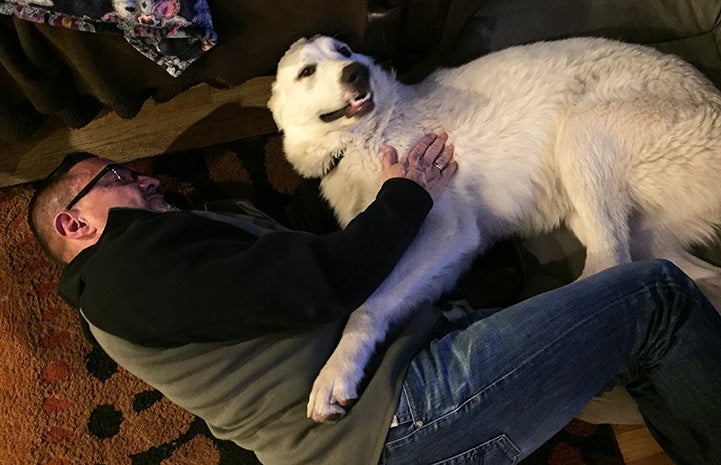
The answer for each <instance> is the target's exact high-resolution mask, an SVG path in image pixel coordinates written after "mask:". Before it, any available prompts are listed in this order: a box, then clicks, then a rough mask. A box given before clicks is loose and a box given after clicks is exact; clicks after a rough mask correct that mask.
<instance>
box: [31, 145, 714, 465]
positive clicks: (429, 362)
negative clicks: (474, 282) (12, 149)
mask: <svg viewBox="0 0 721 465" xmlns="http://www.w3.org/2000/svg"><path fill="white" fill-rule="evenodd" d="M446 142H447V141H446V137H445V136H444V135H441V136H434V135H427V136H425V137H423V138H422V139H421V140H420V142H419V143H418V144H417V145H416V146H415V147H414V148H413V149H412V151H411V153H410V154H409V157H408V161H407V162H400V163H399V162H398V156H397V154H396V153H395V151H394V150H393V149H392V148H387V149H386V153H385V154H384V170H383V173H384V178H385V179H386V181H385V183H384V185H383V188H382V189H381V191H380V192H379V194H378V196H377V198H376V200H375V201H374V202H373V203H372V204H371V205H370V206H369V207H368V208H367V209H366V210H365V211H364V212H362V213H360V214H359V215H358V216H357V217H356V218H355V219H354V220H353V221H352V222H351V223H350V224H349V225H348V227H347V228H345V229H344V230H342V231H335V232H330V233H328V234H322V235H317V234H312V233H309V232H303V231H292V230H289V229H286V228H285V227H283V226H281V225H279V224H277V223H275V222H273V221H272V220H271V219H270V218H269V217H262V218H259V216H260V214H259V213H257V212H254V213H252V214H250V215H226V214H219V213H210V212H204V211H179V210H176V209H173V208H171V207H170V206H169V205H168V204H167V203H166V202H165V200H164V198H163V196H162V194H161V192H160V189H159V187H160V186H159V182H158V180H157V179H154V178H152V177H149V176H144V175H141V174H138V173H135V172H133V171H131V170H129V169H128V168H126V167H124V166H122V165H117V164H114V163H113V162H112V161H110V160H106V159H102V158H98V157H94V156H91V155H90V154H76V155H74V156H71V157H68V158H66V160H65V161H64V162H63V163H62V164H61V165H60V167H58V169H56V170H55V171H54V172H53V173H52V174H51V175H50V176H49V177H48V178H47V180H46V181H45V182H44V183H43V184H42V185H41V186H40V187H39V188H38V190H37V192H36V194H35V196H34V198H33V199H32V201H31V205H30V213H29V220H30V224H31V226H32V229H33V231H34V233H35V235H36V237H37V240H38V241H39V242H40V244H41V245H42V246H43V247H44V248H45V250H46V251H47V252H48V254H49V255H50V256H52V257H54V258H55V259H56V260H58V261H60V262H62V263H63V264H65V268H64V271H63V275H62V278H61V280H60V285H59V293H60V295H61V296H62V297H63V298H64V299H65V300H66V301H67V302H68V303H70V304H71V305H72V306H73V307H75V308H76V309H78V311H79V315H80V318H82V319H84V320H85V321H86V322H87V324H88V326H89V328H90V330H91V332H92V336H93V337H94V338H95V340H96V341H97V342H98V343H99V344H100V345H101V346H102V347H103V349H104V350H105V351H106V352H107V353H108V354H109V355H110V356H111V357H112V358H114V359H115V360H116V361H117V362H118V363H119V364H121V365H122V366H124V367H125V368H126V369H128V370H129V371H130V372H131V373H133V374H135V375H136V376H138V377H140V378H141V379H143V380H144V381H146V382H147V383H148V384H150V385H152V386H154V387H155V388H157V389H158V390H160V391H161V392H162V393H163V394H164V395H166V396H167V397H168V398H169V399H170V400H172V401H174V402H176V403H177V404H179V405H180V406H182V407H184V408H186V409H187V410H189V411H190V412H192V413H194V414H196V415H198V416H200V417H202V418H204V419H205V420H206V422H207V423H208V425H209V427H210V429H211V431H212V432H213V434H215V435H216V436H217V437H219V438H221V439H229V440H232V441H235V442H236V443H237V444H239V445H240V446H242V447H244V448H246V449H250V450H253V451H254V452H255V453H256V455H257V456H258V458H259V459H260V460H261V462H263V463H264V464H267V465H272V464H282V465H292V464H311V463H312V464H319V463H320V464H337V463H344V464H351V465H354V464H358V465H360V464H362V465H370V464H376V463H382V464H388V465H391V464H393V465H396V464H408V465H411V464H412V465H423V464H439V463H454V464H466V463H468V464H471V463H481V462H482V463H484V464H511V463H517V462H518V461H519V460H520V459H522V458H524V457H526V456H528V455H529V454H530V453H531V452H532V451H533V450H534V449H536V448H537V447H539V446H540V445H541V444H543V443H544V442H545V441H546V440H548V439H549V438H550V437H551V436H552V435H553V434H555V433H556V432H557V431H559V430H560V429H561V428H562V427H563V426H565V425H566V424H567V423H568V422H569V421H570V420H571V419H572V418H573V417H574V416H575V415H576V414H578V412H579V411H580V410H581V409H582V408H583V407H584V406H585V405H586V404H587V403H588V402H589V400H590V399H591V398H592V397H593V396H595V395H596V394H597V393H599V392H601V391H602V390H604V389H606V388H609V387H611V386H614V385H625V386H626V388H627V389H628V391H629V392H630V393H631V395H632V396H633V397H634V399H635V400H636V401H637V402H638V405H639V408H640V410H641V412H642V413H643V415H644V418H645V419H646V421H647V424H648V426H649V428H650V430H651V431H652V432H653V433H654V436H655V437H656V439H657V440H658V442H659V443H660V444H661V446H662V447H663V448H664V450H665V451H666V452H667V453H668V455H669V456H670V457H672V458H673V460H674V461H675V462H676V463H678V464H687V465H717V464H719V463H721V441H718V438H719V437H721V415H718V412H717V411H718V409H715V408H712V407H714V406H719V405H721V318H720V317H719V315H718V313H717V312H716V311H715V309H714V308H713V307H712V306H711V305H710V304H709V303H708V301H707V300H706V299H705V298H704V297H703V295H702V294H701V293H699V291H698V290H697V288H696V286H695V285H694V283H693V282H692V281H691V280H690V279H689V278H688V277H687V276H686V275H684V274H683V273H682V272H681V271H680V270H679V269H677V268H676V267H675V266H673V265H672V264H671V263H668V262H665V261H647V262H640V263H634V264H631V265H626V266H622V267H617V268H613V269H610V270H607V271H605V272H602V273H599V274H598V275H595V276H593V277H591V278H589V279H586V280H583V281H579V282H576V283H574V284H571V285H568V286H565V287H563V288H560V289H557V290H554V291H550V292H547V293H544V294H542V295H540V296H536V297H534V298H532V299H529V300H526V301H523V302H521V303H519V304H516V305H513V306H510V307H508V308H505V309H502V310H498V309H495V310H493V311H484V310H478V311H476V312H474V313H471V314H470V315H469V316H468V317H467V318H465V319H464V320H462V321H457V322H453V323H450V322H447V321H446V320H445V319H444V318H443V317H442V314H441V312H440V311H439V310H438V309H437V308H436V307H434V306H433V305H430V304H428V305H425V306H421V307H420V308H418V309H417V311H416V313H415V314H414V316H413V317H412V319H411V320H410V321H409V322H408V323H407V325H406V327H404V328H400V329H399V330H398V333H397V334H396V335H395V336H394V338H393V339H392V341H390V342H389V344H388V345H387V346H386V347H383V348H382V351H381V352H380V354H379V357H378V362H377V364H376V365H375V367H374V370H373V372H371V373H369V374H368V380H367V382H366V383H365V385H364V386H363V391H362V394H361V395H360V396H359V398H358V399H357V401H356V402H355V404H354V405H353V406H352V407H351V406H350V405H345V406H344V407H345V408H346V409H347V410H348V414H347V415H346V416H345V417H344V418H343V419H341V420H340V421H338V422H336V423H335V424H317V423H314V422H313V421H311V420H310V419H308V418H307V417H306V402H307V399H308V395H309V393H310V389H311V385H312V383H313V380H314V379H315V377H316V375H317V374H318V372H319V370H320V368H321V367H322V366H323V364H324V363H325V360H326V359H327V358H328V356H329V355H330V354H331V352H332V351H333V349H334V347H335V344H336V343H337V341H338V339H339V337H340V334H341V331H342V329H343V325H344V321H345V320H346V318H347V317H348V315H349V314H350V313H351V312H352V311H353V310H354V309H355V308H356V307H358V306H359V305H360V304H362V303H363V301H364V300H365V299H366V298H367V297H368V296H369V295H370V294H371V293H372V292H373V291H374V289H375V288H376V287H377V286H378V285H379V284H380V283H381V282H382V281H383V279H384V278H385V276H386V275H388V274H389V273H390V271H391V270H392V269H393V267H394V265H395V263H396V262H397V261H398V260H399V258H400V257H401V255H402V254H403V252H404V250H405V249H406V248H407V247H408V245H409V244H410V243H411V242H412V241H413V238H414V236H415V235H416V233H417V232H418V230H419V228H420V227H421V225H422V223H423V221H424V218H425V217H426V215H427V213H428V211H429V210H430V209H431V207H432V205H433V201H434V199H435V198H437V196H438V195H439V194H440V192H441V191H442V190H443V189H444V187H445V186H446V184H447V182H448V181H449V180H450V179H451V178H452V176H453V174H454V173H455V171H456V169H457V167H456V165H455V162H454V161H453V159H452V154H453V147H452V145H451V144H447V143H446ZM436 165H438V166H436ZM439 167H440V168H439ZM298 214H299V215H301V216H302V212H299V213H298Z"/></svg>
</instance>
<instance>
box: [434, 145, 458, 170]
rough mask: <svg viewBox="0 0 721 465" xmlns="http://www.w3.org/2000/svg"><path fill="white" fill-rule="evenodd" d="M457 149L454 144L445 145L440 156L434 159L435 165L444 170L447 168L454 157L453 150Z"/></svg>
mask: <svg viewBox="0 0 721 465" xmlns="http://www.w3.org/2000/svg"><path fill="white" fill-rule="evenodd" d="M454 150H455V147H454V146H453V144H448V145H446V146H445V147H443V151H442V152H441V153H440V155H438V157H437V158H436V159H435V160H434V161H433V165H434V166H435V167H436V168H438V169H439V170H444V169H445V168H446V165H447V164H448V162H449V161H450V160H451V158H452V157H453V151H454Z"/></svg>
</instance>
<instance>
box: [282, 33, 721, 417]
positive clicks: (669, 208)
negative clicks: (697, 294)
mask: <svg viewBox="0 0 721 465" xmlns="http://www.w3.org/2000/svg"><path fill="white" fill-rule="evenodd" d="M268 106H269V108H270V110H271V111H272V114H273V117H274V119H275V122H276V123H277V125H278V127H279V128H280V130H282V133H283V139H284V142H283V144H284V151H285V153H286V156H287V158H288V160H289V161H290V163H291V164H292V165H293V167H294V168H295V169H296V170H297V171H298V172H299V173H300V174H301V175H302V176H305V177H309V178H313V177H315V178H318V177H319V178H322V181H321V190H322V194H323V195H324V196H325V197H326V198H327V199H328V201H329V202H330V204H331V205H332V207H333V209H334V211H335V213H336V215H337V218H338V220H339V221H340V223H341V224H342V225H345V224H347V223H348V222H349V221H350V220H351V219H352V218H353V217H354V216H356V214H358V213H359V212H361V211H362V210H363V209H364V208H366V206H368V205H369V204H370V203H371V202H372V201H373V200H374V198H375V195H376V193H377V192H378V190H379V188H380V186H381V157H382V155H381V154H382V152H383V147H384V146H385V145H387V144H389V145H392V146H394V147H396V149H397V150H398V153H399V155H400V156H401V157H403V156H404V155H405V154H406V153H407V152H408V150H409V149H410V147H412V146H413V144H414V143H415V142H417V141H418V140H419V138H420V137H421V136H422V134H424V133H426V132H441V131H445V132H447V133H448V134H449V141H450V142H452V143H453V144H454V146H455V160H456V161H457V162H458V172H457V174H456V176H455V177H454V179H453V180H451V183H450V185H449V186H448V187H447V188H446V190H445V191H444V192H443V193H442V194H441V196H440V197H439V198H438V200H437V201H436V202H435V204H434V206H433V209H432V211H431V212H430V214H429V216H428V218H427V219H426V221H425V223H424V225H423V227H422V229H421V231H420V233H419V234H418V236H417V238H416V239H415V240H414V242H413V243H412V244H411V246H410V248H409V249H408V250H407V252H406V253H405V254H404V256H403V257H402V259H401V261H400V263H399V264H398V266H397V267H396V268H395V270H394V271H393V272H392V273H391V275H390V276H388V278H387V279H386V280H385V281H384V282H383V284H382V285H381V286H380V287H379V288H378V289H377V291H376V292H375V293H374V294H373V295H372V296H371V297H370V298H369V299H368V300H367V301H366V302H365V303H364V304H363V305H362V306H361V307H360V308H358V309H357V310H356V311H354V312H353V313H352V315H351V316H350V318H349V320H348V322H347V325H346V328H345V331H344V333H343V336H342V338H341V340H340V342H339V345H338V347H337V349H336V350H335V352H334V353H333V354H332V356H331V357H330V358H329V360H328V361H327V363H326V365H325V366H324V368H323V369H322V370H321V372H320V374H319V375H318V377H317V379H316V381H315V383H314V385H313V387H312V392H311V395H310V400H309V403H308V415H309V417H311V418H312V419H314V420H315V421H332V420H337V419H338V418H339V417H341V416H342V415H343V414H344V413H345V409H344V408H343V406H344V405H346V404H347V403H348V402H349V401H351V400H352V399H354V398H356V396H357V395H358V392H357V387H358V385H359V383H360V381H361V380H362V377H363V370H364V368H365V366H366V364H367V362H368V361H369V358H370V356H371V355H372V354H373V351H374V349H375V347H376V345H377V343H378V342H380V341H382V340H383V339H384V337H385V336H386V332H387V329H388V327H389V325H390V323H392V322H395V321H399V320H401V319H402V318H404V317H406V316H407V315H408V313H409V311H410V310H411V309H413V308H414V307H415V306H416V305H417V304H418V303H419V302H420V301H423V300H435V299H437V298H439V297H440V296H441V294H442V293H443V292H444V291H446V290H448V289H450V288H451V287H452V286H453V285H454V283H455V282H456V280H457V278H459V276H460V274H461V273H462V272H463V271H465V270H466V268H467V267H468V266H469V265H470V263H471V261H472V259H473V258H474V256H475V255H476V254H478V253H480V252H483V251H484V249H486V248H487V247H489V246H490V245H491V244H492V243H493V242H494V241H496V240H498V239H499V238H502V237H504V236H509V235H512V234H516V235H533V234H537V233H541V232H546V231H549V230H552V229H554V228H557V227H559V226H561V225H566V226H567V227H569V228H570V230H571V231H572V232H573V233H574V234H575V235H576V236H577V238H578V239H579V240H580V241H581V242H582V243H583V245H584V246H585V247H586V262H585V265H584V266H585V267H584V270H583V273H582V275H581V277H586V276H589V275H591V274H593V273H596V272H598V271H600V270H603V269H605V268H608V267H611V266H614V265H618V264H622V263H626V262H629V261H631V260H637V259H642V258H647V257H662V258H667V259H670V260H672V261H673V262H675V263H676V264H677V265H679V266H680V267H681V268H682V269H684V270H685V271H686V272H687V273H688V274H690V275H691V276H692V277H693V278H695V279H697V280H704V281H706V282H712V283H715V284H716V285H718V283H719V279H720V277H721V269H719V268H717V267H714V266H712V265H710V264H708V263H706V262H704V261H701V260H699V259H697V258H695V257H694V256H692V255H691V254H689V253H688V252H687V251H686V248H687V246H689V245H691V244H696V243H702V242H704V241H708V240H711V239H712V238H713V237H714V236H715V234H716V232H717V231H718V229H717V227H718V225H719V222H721V94H720V93H719V92H718V91H717V89H715V88H714V86H713V85H712V83H711V82H710V81H709V80H708V79H706V78H705V77H704V76H703V75H702V74H701V73H700V72H698V71H697V70H696V69H694V68H693V67H692V66H690V65H689V64H687V63H685V62H684V61H682V60H680V59H679V58H677V57H674V56H670V55H665V54H662V53H659V52H658V51H655V50H653V49H651V48H648V47H644V46H639V45H631V44H626V43H621V42H616V41H611V40H606V39H600V38H574V39H566V40H560V41H553V42H539V43H535V44H531V45H525V46H518V47H512V48H509V49H507V50H503V51H500V52H496V53H492V54H490V55H487V56H484V57H482V58H479V59H477V60H475V61H472V62H470V63H468V64H465V65H463V66H460V67H457V68H450V69H440V70H437V71H436V72H435V73H433V74H431V75H430V76H429V77H427V78H426V79H425V80H424V81H422V82H421V83H419V84H415V85H404V84H402V83H400V82H399V81H398V80H397V79H396V76H395V74H394V73H393V72H392V71H388V70H384V69H382V68H381V67H379V66H378V65H377V64H375V63H374V61H373V59H372V58H370V57H368V56H364V55H362V54H357V53H354V52H353V51H352V50H351V49H350V48H349V47H348V46H347V45H346V44H344V43H342V42H340V41H338V40H335V39H333V38H330V37H325V36H315V37H313V38H311V39H301V40H298V41H297V42H295V43H294V44H293V45H292V46H291V47H290V48H289V49H288V51H287V52H286V53H285V55H284V56H283V58H282V59H281V60H280V62H279V64H278V69H277V75H276V78H275V81H274V83H273V86H272V95H271V98H270V101H269V102H268Z"/></svg>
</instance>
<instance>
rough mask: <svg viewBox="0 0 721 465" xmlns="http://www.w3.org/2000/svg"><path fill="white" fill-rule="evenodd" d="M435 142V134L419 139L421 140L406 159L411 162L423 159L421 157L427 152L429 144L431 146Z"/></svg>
mask: <svg viewBox="0 0 721 465" xmlns="http://www.w3.org/2000/svg"><path fill="white" fill-rule="evenodd" d="M435 140H436V135H435V134H426V135H424V136H423V137H421V140H419V141H418V142H417V143H416V145H415V146H413V148H412V149H411V151H410V152H409V153H408V159H409V160H411V161H417V160H420V159H421V158H423V156H424V155H425V154H426V152H427V151H428V148H429V147H430V146H431V144H433V142H435Z"/></svg>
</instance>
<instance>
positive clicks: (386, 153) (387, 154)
mask: <svg viewBox="0 0 721 465" xmlns="http://www.w3.org/2000/svg"><path fill="white" fill-rule="evenodd" d="M396 163H398V152H396V149H395V148H393V147H391V146H390V145H386V146H385V147H383V169H386V168H390V167H391V166H393V165H395V164H396Z"/></svg>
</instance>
